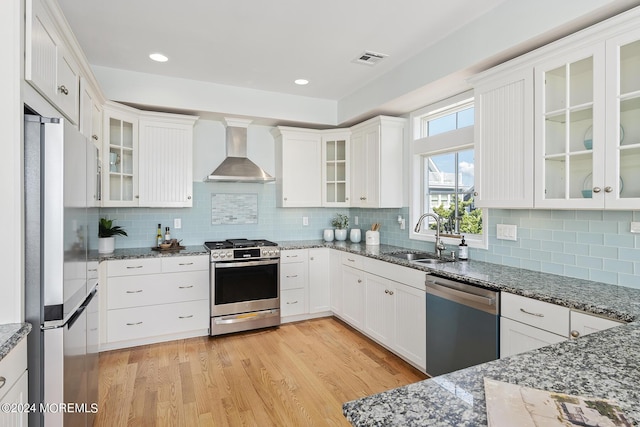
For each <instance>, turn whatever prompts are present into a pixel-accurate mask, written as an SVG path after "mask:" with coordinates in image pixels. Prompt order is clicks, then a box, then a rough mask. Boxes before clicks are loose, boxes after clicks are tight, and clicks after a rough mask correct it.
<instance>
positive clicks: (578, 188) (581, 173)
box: [569, 152, 593, 199]
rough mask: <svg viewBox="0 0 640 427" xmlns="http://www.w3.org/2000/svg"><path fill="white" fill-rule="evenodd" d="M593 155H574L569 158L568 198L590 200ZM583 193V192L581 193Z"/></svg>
mask: <svg viewBox="0 0 640 427" xmlns="http://www.w3.org/2000/svg"><path fill="white" fill-rule="evenodd" d="M592 170H593V153H592V152H588V153H582V154H576V155H573V156H570V157H569V198H571V199H580V198H590V197H591V191H590V190H591V189H592V188H593V180H592V178H591V172H592ZM583 191H585V192H583Z"/></svg>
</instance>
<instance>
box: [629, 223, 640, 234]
mask: <svg viewBox="0 0 640 427" xmlns="http://www.w3.org/2000/svg"><path fill="white" fill-rule="evenodd" d="M629 231H630V232H632V233H640V222H632V223H631V227H630V229H629Z"/></svg>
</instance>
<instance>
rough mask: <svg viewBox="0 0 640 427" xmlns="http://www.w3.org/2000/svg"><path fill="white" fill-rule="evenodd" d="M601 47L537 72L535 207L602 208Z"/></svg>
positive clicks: (602, 87) (575, 55)
mask: <svg viewBox="0 0 640 427" xmlns="http://www.w3.org/2000/svg"><path fill="white" fill-rule="evenodd" d="M603 60H604V44H599V45H597V46H595V47H594V48H590V49H586V50H582V51H573V52H572V53H571V55H570V56H569V55H567V56H564V57H562V58H559V59H556V60H550V61H548V62H545V63H543V64H540V65H538V66H536V67H535V91H536V92H535V93H536V103H535V120H536V123H535V151H536V162H535V163H536V165H535V167H536V177H537V178H536V190H535V192H536V197H535V204H536V207H555V208H581V207H582V208H589V207H598V206H602V203H603V202H602V194H601V193H602V188H603V185H602V182H603V180H604V167H603V166H604V165H603V163H602V159H603V156H604V153H605V147H604V135H605V120H604V84H603V82H604V62H603Z"/></svg>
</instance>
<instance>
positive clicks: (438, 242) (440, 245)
mask: <svg viewBox="0 0 640 427" xmlns="http://www.w3.org/2000/svg"><path fill="white" fill-rule="evenodd" d="M428 216H430V217H431V218H433V219H435V220H436V244H435V251H436V256H437V257H438V258H440V257H441V256H442V251H444V250H446V249H447V248H446V247H445V245H444V243H443V242H442V240H440V221H441V220H442V217H440V216H438V215H436V214H434V213H431V212H429V213H426V214H422V216H421V217H420V218H419V219H418V223H417V224H416V228H415V229H414V231H415V232H416V233H419V232H420V225H421V224H422V221H423V220H424V219H425V218H426V217H428Z"/></svg>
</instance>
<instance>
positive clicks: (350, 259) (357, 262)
mask: <svg viewBox="0 0 640 427" xmlns="http://www.w3.org/2000/svg"><path fill="white" fill-rule="evenodd" d="M365 259H366V258H365V257H363V256H360V255H354V254H352V253H349V252H345V253H343V254H342V264H343V265H348V266H349V267H353V268H357V269H358V270H364V260H365Z"/></svg>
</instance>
